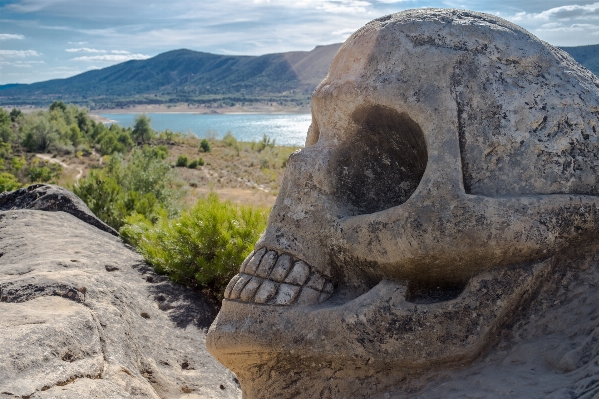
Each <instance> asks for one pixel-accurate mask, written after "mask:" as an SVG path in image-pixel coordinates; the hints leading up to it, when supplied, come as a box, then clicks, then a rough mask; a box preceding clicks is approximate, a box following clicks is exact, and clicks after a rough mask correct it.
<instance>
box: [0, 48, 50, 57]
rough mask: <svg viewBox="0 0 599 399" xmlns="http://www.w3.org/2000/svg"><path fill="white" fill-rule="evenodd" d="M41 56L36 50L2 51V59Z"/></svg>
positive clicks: (0, 52)
mask: <svg viewBox="0 0 599 399" xmlns="http://www.w3.org/2000/svg"><path fill="white" fill-rule="evenodd" d="M40 55H41V54H40V53H38V52H37V51H34V50H0V57H9V58H25V57H39V56H40Z"/></svg>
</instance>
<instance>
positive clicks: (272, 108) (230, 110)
mask: <svg viewBox="0 0 599 399" xmlns="http://www.w3.org/2000/svg"><path fill="white" fill-rule="evenodd" d="M90 113H91V114H94V115H97V114H137V113H140V114H141V113H173V114H181V113H186V114H309V113H310V107H308V106H306V107H295V106H294V107H291V106H279V105H266V104H255V105H249V106H245V107H242V106H234V107H222V108H208V107H205V106H203V105H197V106H196V105H192V106H188V105H187V104H183V105H166V104H159V105H134V106H131V107H127V108H114V109H96V110H92V111H90Z"/></svg>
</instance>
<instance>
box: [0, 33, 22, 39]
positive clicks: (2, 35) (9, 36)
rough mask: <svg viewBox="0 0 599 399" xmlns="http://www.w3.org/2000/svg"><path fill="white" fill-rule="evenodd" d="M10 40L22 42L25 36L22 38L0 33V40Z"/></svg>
mask: <svg viewBox="0 0 599 399" xmlns="http://www.w3.org/2000/svg"><path fill="white" fill-rule="evenodd" d="M10 39H17V40H23V39H25V36H23V35H13V34H10V33H0V40H10Z"/></svg>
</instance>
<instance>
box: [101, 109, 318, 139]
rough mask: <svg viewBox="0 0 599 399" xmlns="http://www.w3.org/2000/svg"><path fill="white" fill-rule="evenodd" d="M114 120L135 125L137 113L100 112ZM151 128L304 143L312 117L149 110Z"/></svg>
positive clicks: (121, 124) (128, 125)
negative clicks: (210, 132) (151, 111)
mask: <svg viewBox="0 0 599 399" xmlns="http://www.w3.org/2000/svg"><path fill="white" fill-rule="evenodd" d="M99 115H101V116H103V117H105V118H108V119H112V120H115V121H116V122H117V123H118V124H119V125H120V126H122V127H133V125H134V124H135V116H136V115H137V114H99ZM147 115H148V116H149V117H150V118H152V128H153V129H154V130H156V131H159V132H162V131H164V130H166V129H170V130H172V131H174V132H183V133H187V132H191V133H193V134H195V135H196V136H198V137H200V138H203V137H206V136H207V135H208V134H209V131H212V132H214V131H216V137H217V138H222V137H223V136H224V134H225V133H226V132H227V131H230V132H231V134H233V136H234V137H235V138H236V139H237V140H240V141H259V140H262V137H263V136H264V135H265V134H266V135H267V136H268V137H270V138H272V139H275V140H276V144H282V145H295V146H303V145H304V143H305V141H306V134H307V133H308V127H309V126H310V121H311V120H312V117H311V115H310V114H285V115H274V114H218V115H199V114H183V113H181V114H175V113H168V114H161V113H156V114H155V113H148V114H147Z"/></svg>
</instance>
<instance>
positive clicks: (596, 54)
mask: <svg viewBox="0 0 599 399" xmlns="http://www.w3.org/2000/svg"><path fill="white" fill-rule="evenodd" d="M561 49H562V50H565V51H566V52H567V53H568V54H570V55H571V56H572V58H574V59H575V60H576V61H577V62H578V63H579V64H581V65H582V66H584V67H585V68H586V69H588V70H589V71H591V72H593V73H594V74H595V75H596V76H599V44H592V45H589V46H577V47H562V48H561Z"/></svg>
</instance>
